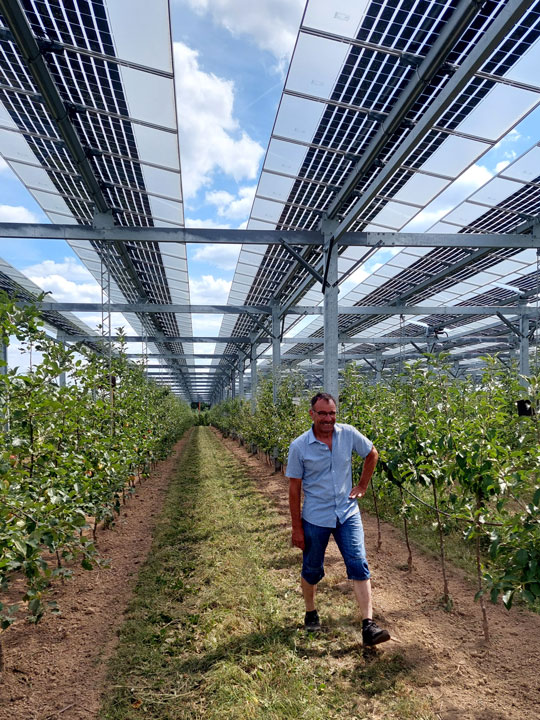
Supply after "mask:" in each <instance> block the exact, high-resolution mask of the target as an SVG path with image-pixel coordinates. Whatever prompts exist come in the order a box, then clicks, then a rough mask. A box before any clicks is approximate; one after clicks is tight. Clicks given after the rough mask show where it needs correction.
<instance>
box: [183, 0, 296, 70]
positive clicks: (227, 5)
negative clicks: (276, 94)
mask: <svg viewBox="0 0 540 720" xmlns="http://www.w3.org/2000/svg"><path fill="white" fill-rule="evenodd" d="M187 2H188V4H189V5H190V6H191V8H192V9H193V10H195V12H198V13H199V14H201V15H202V14H210V15H211V16H212V19H213V20H214V22H215V23H216V24H218V25H222V26H223V27H224V28H226V29H227V30H228V31H229V32H230V33H231V35H235V36H239V35H247V36H248V37H249V38H250V39H251V40H252V41H253V42H254V43H255V44H256V45H257V46H258V47H260V48H261V50H267V51H268V52H270V53H272V55H274V57H275V58H276V59H277V60H278V61H279V66H280V67H281V68H283V66H284V63H285V61H286V60H288V58H289V57H290V56H291V53H292V50H293V47H294V43H295V40H296V35H297V33H298V27H299V25H300V20H301V19H302V11H303V9H304V5H305V0H257V2H253V0H187Z"/></svg>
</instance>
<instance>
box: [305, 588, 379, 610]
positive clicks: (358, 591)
mask: <svg viewBox="0 0 540 720" xmlns="http://www.w3.org/2000/svg"><path fill="white" fill-rule="evenodd" d="M353 588H354V595H355V597H356V602H357V603H358V608H359V610H360V614H361V616H362V620H367V619H369V620H371V619H372V618H373V605H372V603H371V580H353ZM304 597H305V595H304Z"/></svg>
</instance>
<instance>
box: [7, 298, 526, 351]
mask: <svg viewBox="0 0 540 720" xmlns="http://www.w3.org/2000/svg"><path fill="white" fill-rule="evenodd" d="M27 304H28V303H27V302H21V303H20V305H27ZM39 307H40V308H41V310H43V311H44V312H50V311H56V312H93V313H95V312H100V311H101V310H102V309H103V307H104V306H103V305H102V304H101V303H60V302H59V303H56V302H55V303H41V304H40V306H39ZM107 309H109V305H107ZM110 311H111V312H120V313H148V314H152V313H178V314H191V313H193V314H196V313H202V314H205V315H212V314H214V315H222V314H234V315H241V314H243V313H247V314H258V315H263V314H264V315H270V314H271V312H272V307H271V306H270V305H259V306H256V305H253V306H249V305H246V306H244V305H184V304H177V303H172V304H170V305H162V304H159V305H158V304H155V305H154V304H150V303H110ZM537 312H538V311H537V310H536V308H534V307H527V306H523V305H512V306H508V305H441V306H438V305H425V306H424V305H404V304H401V303H400V304H399V305H342V306H339V308H338V313H339V314H340V315H497V314H498V313H501V314H503V315H527V316H529V317H535V316H536V314H537ZM281 315H300V316H306V315H324V307H323V306H321V305H293V306H291V307H288V308H286V309H285V310H283V311H282V312H281ZM253 319H254V320H256V319H255V318H253ZM263 329H264V331H265V332H267V333H269V332H270V331H269V330H268V329H267V328H265V327H263ZM98 339H99V336H98ZM160 340H161V341H162V342H181V341H180V340H178V339H177V338H168V337H166V336H164V335H163V336H161V338H160ZM214 341H215V342H219V343H223V342H233V340H230V339H228V338H221V337H217V336H216V337H215V338H214ZM237 341H238V342H249V339H246V338H245V337H243V338H237ZM184 342H197V341H196V340H192V339H189V338H188V339H184ZM204 342H206V341H204Z"/></svg>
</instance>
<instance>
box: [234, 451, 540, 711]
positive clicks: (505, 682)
mask: <svg viewBox="0 0 540 720" xmlns="http://www.w3.org/2000/svg"><path fill="white" fill-rule="evenodd" d="M223 442H225V444H226V446H227V447H228V448H229V450H231V451H232V452H233V453H234V454H235V455H236V457H237V458H238V459H239V460H240V461H241V462H242V464H243V465H244V467H245V468H246V469H247V470H248V471H249V473H250V475H251V476H252V477H253V478H254V480H256V482H257V484H258V487H259V489H260V490H261V492H263V493H264V494H265V495H267V496H268V497H270V498H271V500H272V502H273V503H274V505H275V506H276V507H277V508H278V509H279V512H280V514H281V516H282V518H283V523H284V524H285V525H287V526H288V525H289V509H288V481H287V479H286V478H285V477H284V476H283V475H282V474H281V473H273V472H272V468H270V467H269V466H268V465H267V464H266V463H264V462H262V461H261V460H260V459H259V458H258V457H256V456H253V455H250V454H249V453H248V452H247V451H246V450H245V449H244V448H243V447H239V446H238V443H237V442H236V441H233V440H230V439H226V440H224V441H223ZM362 518H363V524H364V531H365V536H366V537H365V539H366V548H367V552H368V560H369V564H370V569H371V573H372V578H373V580H372V583H373V600H374V615H375V618H376V619H377V620H378V621H379V622H380V623H381V624H384V626H385V627H387V628H388V630H389V631H390V633H391V635H392V640H391V641H390V643H388V645H387V646H386V645H385V646H381V648H380V650H379V651H380V652H384V649H385V647H391V646H392V645H394V648H395V647H396V643H397V644H399V649H400V650H401V652H402V653H403V654H404V655H405V657H406V659H407V661H408V665H410V666H411V667H413V668H414V669H415V670H414V675H415V679H416V681H417V684H419V685H420V686H421V687H422V689H423V691H424V692H425V694H426V695H429V696H430V697H431V698H432V699H433V704H434V711H435V712H436V714H437V716H438V718H440V720H539V719H540V617H539V616H538V615H535V614H533V613H529V612H526V611H523V610H519V609H516V608H513V609H512V611H511V612H507V611H506V610H505V608H504V607H503V606H499V605H492V604H491V603H488V606H487V612H488V620H489V628H490V634H491V640H490V643H489V645H486V644H485V643H484V641H483V633H482V620H481V613H480V607H479V605H478V603H475V602H474V600H473V598H474V594H475V588H474V587H473V585H472V583H469V582H467V580H466V579H464V577H463V573H462V572H460V571H459V570H455V571H453V570H451V569H450V570H449V586H450V594H451V596H452V599H453V601H454V608H453V610H452V612H450V613H448V612H445V611H444V610H443V608H442V607H441V605H440V602H439V600H440V597H441V595H442V580H441V571H440V565H439V562H438V560H436V559H434V558H432V557H429V556H426V555H425V554H422V553H421V552H420V551H418V550H417V551H416V552H415V553H414V569H413V572H412V573H411V574H409V573H408V572H407V570H406V562H407V550H406V547H405V544H404V542H403V540H402V538H401V536H400V534H399V532H398V531H397V530H396V529H395V528H393V527H392V526H391V525H388V524H384V525H383V528H382V548H381V550H380V552H376V547H377V523H376V520H375V518H373V517H370V516H368V515H367V514H366V513H364V514H363V516H362ZM325 565H326V569H327V579H328V581H335V579H336V578H335V577H332V576H333V575H335V574H337V573H338V574H340V575H341V576H342V577H343V580H344V582H343V583H342V589H343V591H344V592H346V593H349V594H350V595H351V602H354V600H353V596H352V588H351V587H350V586H349V583H348V581H347V580H346V576H345V573H344V567H343V563H342V560H341V557H340V555H339V551H338V549H337V546H336V545H335V544H334V543H333V541H331V543H330V545H329V547H328V552H327V556H326V562H325ZM404 568H405V569H404ZM299 569H300V556H299ZM323 582H324V581H323Z"/></svg>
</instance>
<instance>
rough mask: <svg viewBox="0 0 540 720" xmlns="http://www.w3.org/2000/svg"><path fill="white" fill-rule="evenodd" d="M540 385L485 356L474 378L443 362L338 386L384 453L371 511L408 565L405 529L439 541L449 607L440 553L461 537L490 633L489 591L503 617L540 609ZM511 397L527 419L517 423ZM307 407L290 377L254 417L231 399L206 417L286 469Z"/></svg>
mask: <svg viewBox="0 0 540 720" xmlns="http://www.w3.org/2000/svg"><path fill="white" fill-rule="evenodd" d="M539 386H540V378H539V377H531V378H529V379H528V384H527V388H525V389H524V388H523V387H522V385H521V384H520V381H519V378H518V376H517V374H516V372H515V370H513V369H509V368H507V367H506V366H504V365H503V364H502V363H500V362H498V361H497V359H496V358H494V359H493V358H492V359H489V358H488V359H486V367H485V371H484V373H483V377H482V379H481V380H480V381H479V380H474V379H472V378H465V379H456V378H454V377H453V376H452V368H451V365H450V363H449V362H448V361H447V359H446V358H445V357H444V356H442V357H441V356H439V357H430V358H429V362H428V363H426V362H421V361H419V362H418V363H416V364H413V365H410V366H409V367H408V368H406V370H405V372H403V373H402V374H400V375H396V376H395V378H394V379H393V380H392V381H391V382H388V383H385V384H382V383H381V384H373V383H370V382H369V381H368V380H367V379H366V378H365V377H364V376H362V375H360V374H358V373H357V371H356V370H355V368H354V367H353V366H350V367H349V368H348V370H347V371H346V373H345V376H344V378H343V388H342V392H341V395H340V402H339V412H338V421H341V422H347V423H350V424H352V425H355V426H356V427H357V428H358V429H360V430H361V432H363V433H364V434H365V435H366V436H368V437H369V438H371V439H372V440H373V442H374V443H375V445H376V447H377V449H378V450H379V453H380V461H379V465H378V467H377V471H376V474H375V476H374V478H373V490H374V492H373V495H372V498H371V500H370V502H371V504H372V507H373V508H374V509H375V510H376V511H377V513H378V515H382V516H383V518H384V519H388V520H391V521H392V522H394V523H400V524H401V523H403V528H404V532H405V538H406V540H407V543H408V545H409V557H408V566H409V568H411V567H412V565H413V560H412V552H411V550H410V544H409V542H408V537H409V530H410V528H411V526H412V525H414V524H416V525H417V526H419V528H420V529H423V530H424V531H425V529H426V528H428V529H429V532H430V533H431V535H432V537H433V536H434V537H436V538H437V546H438V552H439V554H440V557H441V570H442V580H443V587H442V590H443V592H442V596H443V600H444V604H445V606H446V607H447V608H449V607H450V606H451V604H452V599H451V594H450V591H449V589H448V583H447V580H446V570H445V557H446V551H445V544H446V543H447V542H448V539H449V538H450V537H458V538H459V541H460V542H463V543H465V544H466V545H468V546H469V547H470V548H471V552H470V555H471V558H472V562H473V564H474V565H475V566H476V574H477V583H478V592H477V598H478V599H479V600H480V603H481V606H482V611H483V617H484V633H485V634H486V636H487V635H488V628H487V620H486V613H485V605H484V596H485V595H486V594H487V595H489V596H490V598H491V600H492V601H494V602H495V601H497V599H498V598H499V597H500V596H501V597H502V599H503V602H504V603H505V605H506V607H507V608H508V609H510V607H511V606H512V603H513V601H514V600H515V599H516V598H517V597H519V598H520V599H523V600H525V601H526V602H527V603H529V604H531V605H533V606H536V607H538V606H539V605H540V602H539V601H540V507H539V506H540V480H539V461H540V424H539V415H538V414H536V413H535V412H534V409H535V408H537V407H538V399H539V397H538V396H539ZM518 400H521V401H523V400H525V401H526V402H525V403H520V404H521V405H523V404H524V405H525V406H526V407H530V408H531V414H530V415H526V416H523V415H519V414H518V411H517V402H518ZM308 409H309V398H308V396H307V394H306V391H305V390H304V386H303V381H302V379H301V377H299V376H293V375H290V376H287V377H286V378H285V379H284V380H283V382H282V383H281V385H280V389H279V397H278V400H277V403H275V404H274V403H273V402H272V386H271V382H270V381H263V382H262V383H261V384H260V389H259V396H258V402H257V410H256V412H255V413H254V414H252V413H251V412H250V410H249V407H248V405H247V404H246V403H245V402H243V401H241V400H239V399H234V400H229V401H226V402H225V403H223V404H221V405H219V406H217V407H215V408H213V409H212V410H211V411H210V412H209V420H210V422H211V423H212V424H214V425H216V426H217V427H219V428H220V429H221V430H223V431H224V432H226V433H228V434H233V435H236V436H238V437H239V438H241V439H242V441H243V442H245V443H246V444H250V445H252V446H257V447H258V448H261V449H262V450H263V451H265V452H267V453H268V454H270V455H273V456H274V457H276V458H277V459H278V460H279V461H280V462H281V463H286V459H287V451H288V447H289V444H290V442H291V440H292V439H293V438H294V437H296V436H297V435H299V434H300V433H302V432H304V431H305V430H306V429H308V428H309V427H310V423H311V420H310V418H309V414H308ZM358 468H359V464H357V466H356V471H358ZM367 499H368V498H366V500H367ZM363 502H364V501H363ZM434 534H435V535H434ZM379 537H380V536H379Z"/></svg>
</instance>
